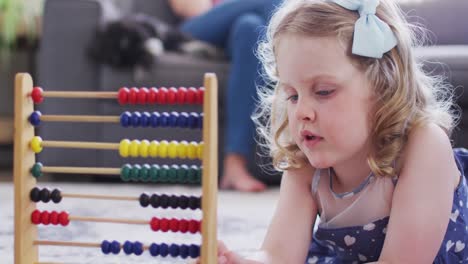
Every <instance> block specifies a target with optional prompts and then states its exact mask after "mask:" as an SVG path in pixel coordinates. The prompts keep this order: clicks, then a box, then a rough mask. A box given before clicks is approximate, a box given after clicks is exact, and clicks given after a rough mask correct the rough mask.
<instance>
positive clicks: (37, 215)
mask: <svg viewBox="0 0 468 264" xmlns="http://www.w3.org/2000/svg"><path fill="white" fill-rule="evenodd" d="M31 222H32V223H33V224H35V225H38V224H40V223H41V212H40V211H39V210H34V211H33V212H32V214H31Z"/></svg>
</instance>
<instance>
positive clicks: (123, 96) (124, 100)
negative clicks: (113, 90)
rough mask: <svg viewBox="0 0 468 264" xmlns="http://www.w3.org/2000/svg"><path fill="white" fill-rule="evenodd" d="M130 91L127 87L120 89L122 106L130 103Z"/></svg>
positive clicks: (119, 95) (119, 96) (119, 98)
mask: <svg viewBox="0 0 468 264" xmlns="http://www.w3.org/2000/svg"><path fill="white" fill-rule="evenodd" d="M129 93H130V90H129V89H128V88H127V87H122V88H120V89H119V94H118V101H119V104H120V105H125V104H127V103H128V94H129Z"/></svg>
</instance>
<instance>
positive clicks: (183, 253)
mask: <svg viewBox="0 0 468 264" xmlns="http://www.w3.org/2000/svg"><path fill="white" fill-rule="evenodd" d="M179 255H180V257H181V258H183V259H186V258H187V257H188V255H189V246H187V245H185V244H183V245H181V246H180V249H179Z"/></svg>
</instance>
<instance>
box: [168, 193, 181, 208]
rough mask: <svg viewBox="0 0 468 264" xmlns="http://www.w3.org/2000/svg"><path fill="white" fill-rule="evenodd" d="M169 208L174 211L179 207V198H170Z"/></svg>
mask: <svg viewBox="0 0 468 264" xmlns="http://www.w3.org/2000/svg"><path fill="white" fill-rule="evenodd" d="M169 207H170V208H172V209H176V208H177V207H179V197H177V196H175V195H171V196H169Z"/></svg>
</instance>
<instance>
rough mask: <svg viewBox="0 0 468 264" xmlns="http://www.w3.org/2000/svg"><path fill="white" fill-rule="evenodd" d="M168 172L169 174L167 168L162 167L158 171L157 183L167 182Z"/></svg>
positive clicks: (165, 166)
mask: <svg viewBox="0 0 468 264" xmlns="http://www.w3.org/2000/svg"><path fill="white" fill-rule="evenodd" d="M168 172H169V166H167V165H166V164H164V165H162V166H161V168H160V169H159V181H161V182H167V181H168Z"/></svg>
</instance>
